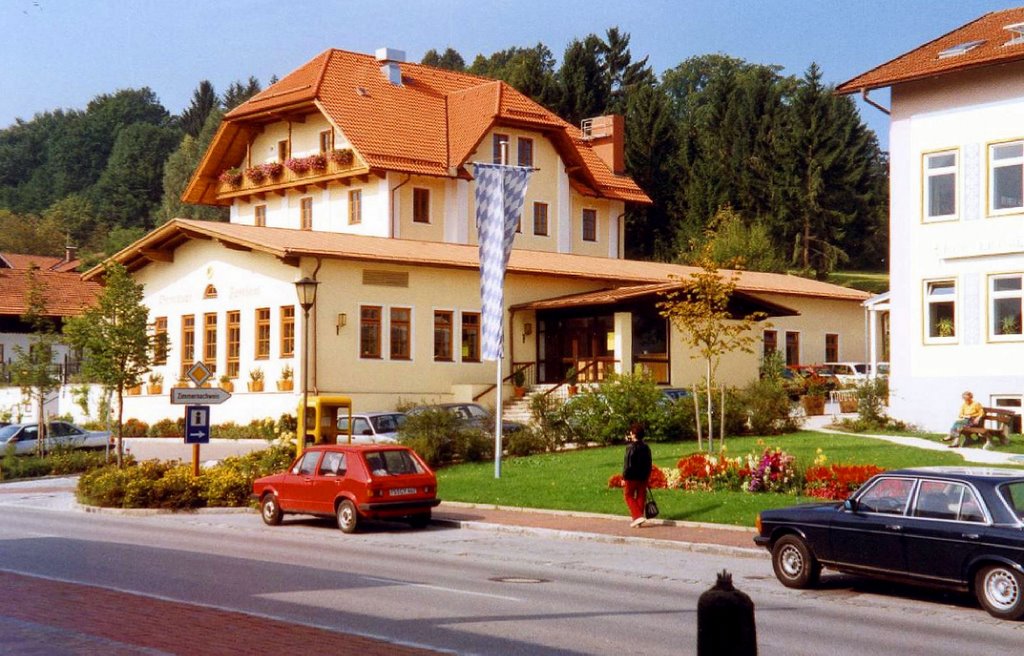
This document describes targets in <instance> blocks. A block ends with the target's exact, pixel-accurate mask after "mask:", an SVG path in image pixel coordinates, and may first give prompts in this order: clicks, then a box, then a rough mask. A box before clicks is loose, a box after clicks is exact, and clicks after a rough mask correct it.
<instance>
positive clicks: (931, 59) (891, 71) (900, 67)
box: [836, 7, 1024, 93]
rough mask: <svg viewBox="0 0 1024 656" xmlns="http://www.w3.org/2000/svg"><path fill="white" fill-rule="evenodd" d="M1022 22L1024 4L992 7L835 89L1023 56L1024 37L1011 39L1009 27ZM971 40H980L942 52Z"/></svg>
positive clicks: (846, 90) (882, 84)
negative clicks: (963, 49)
mask: <svg viewBox="0 0 1024 656" xmlns="http://www.w3.org/2000/svg"><path fill="white" fill-rule="evenodd" d="M1020 23H1024V7H1017V8H1015V9H1006V10H1003V11H993V12H991V13H988V14H985V15H984V16H982V17H981V18H978V19H976V20H974V21H971V22H970V23H967V24H966V25H964V26H962V27H958V28H957V29H955V30H953V31H952V32H948V33H946V34H944V35H942V36H940V37H939V38H937V39H935V40H933V41H929V42H928V43H926V44H924V45H923V46H920V47H919V48H915V49H914V50H911V51H910V52H908V53H905V54H903V55H900V56H899V57H897V58H896V59H893V60H891V61H888V62H886V63H884V64H882V65H881V66H877V67H875V68H873V69H871V70H870V71H868V72H867V73H863V74H862V75H858V76H857V77H855V78H853V79H852V80H849V81H848V82H844V83H843V84H840V85H839V86H838V87H837V88H836V91H837V92H838V93H853V92H855V91H860V90H861V89H877V88H879V87H888V86H892V85H893V84H898V83H900V82H909V81H911V80H919V79H921V78H926V77H933V76H936V75H942V74H945V73H952V72H954V71H963V70H967V69H971V68H977V67H980V66H992V65H995V64H1004V63H1007V62H1011V61H1017V60H1019V59H1024V41H1021V42H1019V43H1009V42H1010V41H1011V40H1012V39H1014V37H1016V36H1017V34H1016V33H1015V32H1012V31H1010V30H1007V29H1006V27H1007V26H1009V25H1016V24H1020ZM972 41H980V42H981V43H979V44H978V45H977V46H976V47H973V48H971V49H969V50H967V51H966V52H964V53H963V54H960V55H955V56H949V57H940V56H939V53H941V52H943V51H944V50H947V49H948V48H953V47H955V46H959V45H962V44H967V43H970V42H972Z"/></svg>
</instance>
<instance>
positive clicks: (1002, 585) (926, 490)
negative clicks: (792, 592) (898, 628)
mask: <svg viewBox="0 0 1024 656" xmlns="http://www.w3.org/2000/svg"><path fill="white" fill-rule="evenodd" d="M757 531H758V535H757V537H755V538H754V542H755V543H757V544H758V545H760V546H762V547H766V548H767V549H768V550H769V551H771V554H772V567H773V568H774V570H775V576H776V577H778V579H779V581H780V582H781V583H782V584H783V585H785V586H787V587H790V588H806V587H810V586H813V585H814V584H815V583H816V582H817V580H818V577H819V575H820V574H821V569H822V567H828V568H831V569H835V570H839V571H842V572H849V573H853V574H860V575H864V576H871V577H877V578H885V579H891V580H896V581H902V582H907V583H914V584H919V585H925V586H930V587H941V588H949V589H954V590H961V591H965V592H973V593H974V594H975V596H977V598H978V601H979V602H980V603H981V606H982V607H983V608H984V609H985V610H987V611H988V612H989V613H990V614H991V615H993V616H995V617H998V618H1001V619H1010V620H1016V619H1020V618H1021V617H1022V616H1024V471H1022V470H1015V469H995V468H985V467H921V468H918V469H900V470H895V471H890V472H885V473H884V474H879V475H877V476H875V477H874V478H872V479H871V480H869V481H868V482H867V483H865V484H864V485H863V486H862V487H861V488H860V489H859V490H858V491H857V493H856V494H855V495H854V496H853V497H851V498H850V499H848V500H847V501H845V502H843V503H835V502H832V503H816V504H805V505H799V506H793V507H791V508H783V509H779V510H766V511H764V512H762V513H761V514H760V515H759V516H758V518H757Z"/></svg>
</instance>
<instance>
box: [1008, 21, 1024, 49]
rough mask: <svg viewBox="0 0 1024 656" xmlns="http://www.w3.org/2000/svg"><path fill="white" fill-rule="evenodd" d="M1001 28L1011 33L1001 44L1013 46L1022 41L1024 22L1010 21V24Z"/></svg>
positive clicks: (1023, 39)
mask: <svg viewBox="0 0 1024 656" xmlns="http://www.w3.org/2000/svg"><path fill="white" fill-rule="evenodd" d="M1003 29H1004V30H1006V31H1007V32H1009V33H1011V34H1012V35H1013V36H1012V37H1011V38H1010V40H1009V41H1007V42H1006V43H1004V44H1003V45H1004V46H1015V45H1017V44H1018V43H1024V23H1011V24H1010V25H1004V26H1003Z"/></svg>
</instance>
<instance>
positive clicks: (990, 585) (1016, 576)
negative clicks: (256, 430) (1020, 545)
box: [974, 565, 1024, 620]
mask: <svg viewBox="0 0 1024 656" xmlns="http://www.w3.org/2000/svg"><path fill="white" fill-rule="evenodd" d="M974 594H976V595H977V596H978V602H979V603H980V604H981V607H982V608H984V609H985V610H987V611H988V613H989V615H992V616H993V617H998V618H1000V619H1004V620H1018V619H1020V618H1021V617H1024V579H1022V577H1021V575H1020V573H1019V572H1017V571H1016V570H1014V569H1012V568H1010V567H1008V566H1006V565H989V566H987V567H982V568H981V569H980V570H978V573H977V574H975V576H974Z"/></svg>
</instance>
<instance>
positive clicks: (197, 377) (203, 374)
mask: <svg viewBox="0 0 1024 656" xmlns="http://www.w3.org/2000/svg"><path fill="white" fill-rule="evenodd" d="M185 374H186V375H188V378H189V380H191V381H192V382H193V383H195V384H196V387H201V386H202V384H203V383H205V382H206V381H208V380H210V377H211V376H213V372H212V371H210V368H209V367H207V366H206V365H205V364H203V363H202V362H196V363H195V364H194V365H192V366H191V367H189V368H188V371H186V372H185Z"/></svg>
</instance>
